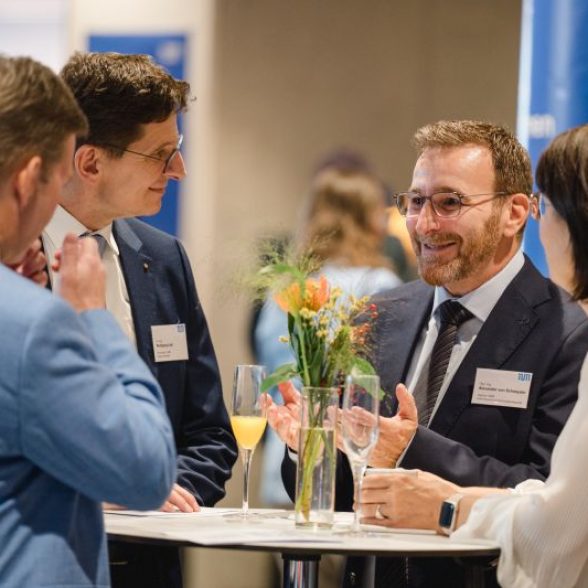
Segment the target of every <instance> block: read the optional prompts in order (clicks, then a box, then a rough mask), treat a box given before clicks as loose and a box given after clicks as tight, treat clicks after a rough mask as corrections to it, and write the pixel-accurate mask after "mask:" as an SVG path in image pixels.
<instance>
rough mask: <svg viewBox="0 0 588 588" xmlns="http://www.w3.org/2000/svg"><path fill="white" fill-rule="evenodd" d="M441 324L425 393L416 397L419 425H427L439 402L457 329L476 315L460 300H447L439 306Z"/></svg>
mask: <svg viewBox="0 0 588 588" xmlns="http://www.w3.org/2000/svg"><path fill="white" fill-rule="evenodd" d="M439 315H440V319H441V325H440V328H439V334H438V335H437V340H436V341H435V345H433V351H432V352H431V360H430V362H429V377H428V379H427V389H426V391H425V394H424V395H421V396H420V397H419V398H416V402H417V408H418V412H419V425H423V426H425V427H426V426H427V425H428V423H429V420H430V418H431V414H432V413H433V409H434V408H435V404H436V403H437V397H438V396H439V390H440V389H441V386H442V384H443V380H444V379H445V374H446V373H447V366H448V365H449V358H450V357H451V351H452V350H453V346H454V345H455V343H456V341H457V330H458V329H459V327H460V325H461V324H462V323H464V322H465V321H467V320H468V319H471V318H472V317H473V316H474V315H473V314H472V313H471V312H470V311H469V310H468V309H467V308H465V307H463V306H462V305H461V304H460V303H459V302H456V301H455V300H446V301H445V302H443V304H441V306H439Z"/></svg>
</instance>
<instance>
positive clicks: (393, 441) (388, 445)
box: [369, 384, 418, 468]
mask: <svg viewBox="0 0 588 588" xmlns="http://www.w3.org/2000/svg"><path fill="white" fill-rule="evenodd" d="M396 398H398V411H397V412H396V415H395V416H393V417H390V418H387V417H380V435H379V437H378V442H377V444H376V446H375V448H374V450H373V451H372V454H371V456H370V462H369V465H370V466H372V467H376V468H389V467H393V466H394V465H395V464H396V462H397V461H398V458H399V457H400V456H401V455H402V452H403V451H404V450H405V449H406V446H407V445H408V444H409V443H410V441H411V439H412V438H413V437H414V434H415V431H416V429H417V426H418V415H417V408H416V405H415V403H414V399H413V397H412V394H411V393H410V392H409V391H408V390H407V389H406V386H405V385H404V384H398V386H396Z"/></svg>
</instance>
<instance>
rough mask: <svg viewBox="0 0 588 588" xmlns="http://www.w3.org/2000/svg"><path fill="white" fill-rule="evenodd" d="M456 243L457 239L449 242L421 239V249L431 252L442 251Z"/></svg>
mask: <svg viewBox="0 0 588 588" xmlns="http://www.w3.org/2000/svg"><path fill="white" fill-rule="evenodd" d="M454 245H455V241H449V242H447V243H423V242H422V241H421V251H424V252H431V253H441V252H443V251H446V250H447V249H449V248H450V247H453V246H454Z"/></svg>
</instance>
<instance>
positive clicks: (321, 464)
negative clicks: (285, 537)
mask: <svg viewBox="0 0 588 588" xmlns="http://www.w3.org/2000/svg"><path fill="white" fill-rule="evenodd" d="M316 268H317V264H316V263H314V262H313V260H312V258H301V259H298V260H297V261H295V262H290V261H287V260H284V259H283V258H279V257H275V258H273V259H271V260H270V261H269V262H268V263H267V264H266V265H265V266H264V267H263V268H262V269H261V270H260V272H259V276H260V277H262V278H263V279H264V280H265V285H266V286H267V287H269V288H270V289H271V290H272V291H273V292H274V300H275V301H276V303H277V304H278V305H279V306H280V308H281V309H282V310H283V311H284V312H285V313H287V317H288V337H287V338H284V343H287V344H289V345H290V347H291V349H292V351H293V355H294V358H295V362H294V363H289V364H285V365H282V366H280V367H279V368H278V369H276V371H274V373H272V374H271V375H269V376H268V377H267V378H266V379H265V381H264V382H263V384H262V390H268V389H269V388H271V387H273V386H275V385H277V384H279V383H281V382H285V381H288V380H291V379H293V378H297V379H299V380H300V381H301V382H302V405H301V429H300V442H299V447H298V470H297V481H296V502H295V510H296V521H297V524H303V525H304V524H309V525H313V526H314V525H319V526H323V525H324V526H329V525H330V524H332V516H333V510H334V480H335V464H336V440H335V434H336V417H337V408H338V405H339V393H338V392H339V387H340V386H341V384H342V383H343V381H344V378H345V376H346V375H347V374H350V373H360V374H373V373H374V369H373V367H372V365H371V364H370V363H369V362H368V361H367V360H366V359H365V358H364V357H363V355H364V354H365V352H366V339H367V334H368V333H369V328H370V321H369V320H367V321H365V320H363V321H359V320H358V319H359V315H364V317H367V318H368V319H373V318H374V317H375V316H376V308H375V306H374V305H368V302H367V298H362V299H356V298H354V297H353V296H349V295H346V294H344V293H343V292H342V291H341V289H339V288H336V287H331V285H330V284H329V283H328V281H327V279H326V278H325V277H324V276H318V277H315V276H316V275H317V273H316ZM321 512H322V514H321ZM329 512H330V514H329Z"/></svg>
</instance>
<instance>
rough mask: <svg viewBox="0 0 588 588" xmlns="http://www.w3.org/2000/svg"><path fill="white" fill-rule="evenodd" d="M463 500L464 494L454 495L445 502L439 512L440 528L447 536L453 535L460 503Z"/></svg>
mask: <svg viewBox="0 0 588 588" xmlns="http://www.w3.org/2000/svg"><path fill="white" fill-rule="evenodd" d="M462 498H463V495H462V494H453V495H452V496H450V497H449V498H448V499H447V500H444V501H443V504H442V505H441V510H440V511H439V527H441V532H442V533H444V534H445V535H451V533H452V532H453V530H454V529H455V524H456V523H457V511H458V509H459V502H460V500H461V499H462Z"/></svg>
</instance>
